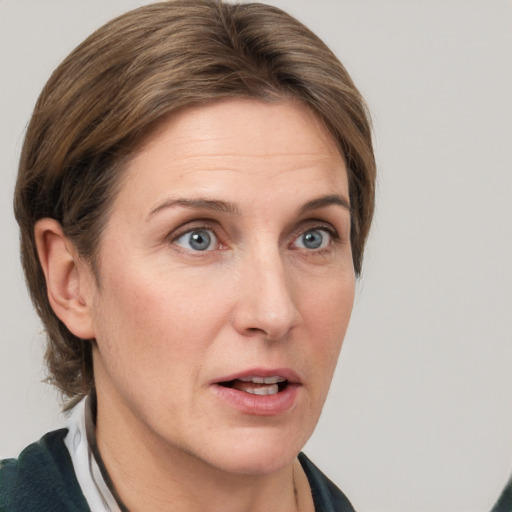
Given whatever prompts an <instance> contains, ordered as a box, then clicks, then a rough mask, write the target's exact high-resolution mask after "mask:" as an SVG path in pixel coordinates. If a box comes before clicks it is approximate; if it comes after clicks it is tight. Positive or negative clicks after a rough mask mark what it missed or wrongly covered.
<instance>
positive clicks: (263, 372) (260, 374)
mask: <svg viewBox="0 0 512 512" xmlns="http://www.w3.org/2000/svg"><path fill="white" fill-rule="evenodd" d="M249 377H256V378H268V377H280V378H282V379H285V380H287V381H288V382H289V383H291V384H302V379H301V378H300V376H299V374H298V373H297V372H296V371H294V370H292V369H291V368H249V369H247V370H242V371H239V372H236V373H232V374H229V375H225V376H223V377H220V378H218V379H215V380H214V381H213V384H218V383H220V382H230V381H232V380H237V379H247V378H249Z"/></svg>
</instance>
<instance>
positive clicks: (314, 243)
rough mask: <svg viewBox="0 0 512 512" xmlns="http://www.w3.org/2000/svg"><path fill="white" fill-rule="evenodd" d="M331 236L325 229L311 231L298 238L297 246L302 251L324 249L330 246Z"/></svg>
mask: <svg viewBox="0 0 512 512" xmlns="http://www.w3.org/2000/svg"><path fill="white" fill-rule="evenodd" d="M330 241H331V235H330V234H329V232H328V231H327V230H325V229H311V230H309V231H306V232H305V233H302V235H300V236H299V238H297V240H296V241H295V245H296V246H297V247H300V248H301V249H324V248H325V247H327V246H328V245H329V242H330Z"/></svg>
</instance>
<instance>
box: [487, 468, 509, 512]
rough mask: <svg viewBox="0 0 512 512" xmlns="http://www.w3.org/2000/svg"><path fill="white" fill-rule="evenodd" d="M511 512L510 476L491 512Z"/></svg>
mask: <svg viewBox="0 0 512 512" xmlns="http://www.w3.org/2000/svg"><path fill="white" fill-rule="evenodd" d="M510 511H512V475H511V476H510V478H509V480H508V482H507V483H506V484H505V488H504V489H503V491H502V493H501V496H500V497H499V499H498V501H497V502H496V503H495V505H494V507H493V508H492V510H491V512H510Z"/></svg>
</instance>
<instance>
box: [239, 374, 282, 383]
mask: <svg viewBox="0 0 512 512" xmlns="http://www.w3.org/2000/svg"><path fill="white" fill-rule="evenodd" d="M238 380H241V381H243V382H253V383H254V384H277V383H278V382H284V381H285V380H286V379H283V377H277V376H276V377H241V378H240V379H238Z"/></svg>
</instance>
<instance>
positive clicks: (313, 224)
mask: <svg viewBox="0 0 512 512" xmlns="http://www.w3.org/2000/svg"><path fill="white" fill-rule="evenodd" d="M193 231H212V232H213V234H214V235H215V237H216V238H217V243H218V245H220V246H223V245H224V244H222V237H221V236H219V234H218V228H216V225H215V223H210V222H207V221H201V222H200V223H199V224H193V225H190V224H188V225H186V226H184V228H183V229H180V230H179V231H178V232H177V233H173V234H172V238H171V239H170V243H171V244H175V242H176V241H177V240H179V239H180V238H181V237H183V236H184V235H186V234H188V233H191V232H193ZM309 231H324V232H326V233H327V234H328V235H329V236H330V238H331V243H330V244H329V246H328V247H325V248H322V249H319V250H314V249H310V250H307V251H306V252H308V253H311V254H321V253H323V252H325V251H328V250H329V248H330V246H332V244H333V243H339V242H340V239H341V237H340V235H339V233H338V231H337V230H336V229H334V228H333V227H332V225H330V224H325V223H323V222H322V221H315V220H310V221H306V223H303V224H302V225H301V226H299V227H298V228H297V229H295V230H294V231H293V232H292V234H291V238H292V243H294V242H295V241H296V240H298V239H299V238H300V237H301V236H302V235H304V234H305V233H308V232H309ZM224 247H225V245H224ZM178 248H179V250H180V251H183V252H186V253H187V254H191V255H194V256H205V253H206V254H207V253H210V252H212V251H214V250H218V249H219V248H218V247H217V248H215V249H213V250H209V251H207V250H205V251H192V250H187V249H185V248H183V247H180V246H178ZM221 250H222V247H221ZM294 250H300V248H297V249H294Z"/></svg>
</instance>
